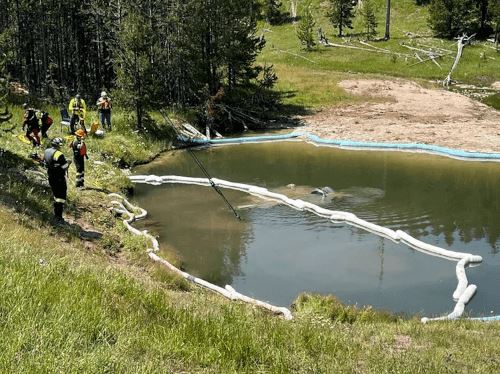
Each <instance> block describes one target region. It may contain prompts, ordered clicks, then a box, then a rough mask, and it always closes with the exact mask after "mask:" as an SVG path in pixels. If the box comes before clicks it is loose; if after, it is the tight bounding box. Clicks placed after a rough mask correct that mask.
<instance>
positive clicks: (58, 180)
mask: <svg viewBox="0 0 500 374" xmlns="http://www.w3.org/2000/svg"><path fill="white" fill-rule="evenodd" d="M63 142H64V141H63V140H62V139H61V138H55V139H52V141H51V143H50V145H51V146H50V147H49V148H47V149H46V150H45V153H44V156H43V161H44V164H45V166H46V167H47V174H48V176H49V184H50V188H51V189H52V193H53V195H54V218H55V220H56V222H57V223H58V224H63V223H64V218H63V210H64V204H65V203H66V192H67V189H68V187H67V184H66V173H67V170H68V168H69V165H70V163H71V161H66V158H65V157H64V154H63V153H62V152H61V151H60V149H61V146H62V144H63Z"/></svg>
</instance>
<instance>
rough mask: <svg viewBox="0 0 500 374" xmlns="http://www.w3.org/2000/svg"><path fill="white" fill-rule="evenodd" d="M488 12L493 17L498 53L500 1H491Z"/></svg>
mask: <svg viewBox="0 0 500 374" xmlns="http://www.w3.org/2000/svg"><path fill="white" fill-rule="evenodd" d="M488 11H489V14H490V16H491V22H492V24H493V27H494V31H495V46H496V49H497V51H498V43H499V42H500V40H499V39H500V0H490V1H489V3H488Z"/></svg>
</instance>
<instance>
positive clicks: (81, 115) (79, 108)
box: [68, 94, 87, 134]
mask: <svg viewBox="0 0 500 374" xmlns="http://www.w3.org/2000/svg"><path fill="white" fill-rule="evenodd" d="M68 112H69V113H70V116H71V120H70V123H69V128H70V131H71V133H72V134H74V133H75V127H76V125H79V126H80V128H81V129H82V130H83V131H84V132H85V134H86V133H87V129H86V128H85V114H86V113H87V104H85V100H83V99H82V97H81V95H80V94H76V96H75V97H74V98H72V99H71V101H70V102H69V105H68Z"/></svg>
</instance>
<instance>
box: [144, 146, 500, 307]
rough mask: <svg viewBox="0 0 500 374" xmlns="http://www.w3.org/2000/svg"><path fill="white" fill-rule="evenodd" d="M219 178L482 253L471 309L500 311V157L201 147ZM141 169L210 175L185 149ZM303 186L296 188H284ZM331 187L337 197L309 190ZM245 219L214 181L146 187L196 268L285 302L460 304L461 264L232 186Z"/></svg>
mask: <svg viewBox="0 0 500 374" xmlns="http://www.w3.org/2000/svg"><path fill="white" fill-rule="evenodd" d="M196 154H197V156H198V157H199V158H200V159H201V160H202V162H203V163H204V165H205V166H206V168H207V169H208V170H209V171H210V173H211V174H212V176H214V177H217V178H221V179H226V180H229V181H233V182H242V183H248V184H254V185H258V186H263V187H267V188H269V189H271V190H274V191H278V192H280V193H285V194H287V195H289V196H291V197H293V198H301V199H303V200H307V201H311V202H314V203H316V204H318V205H320V206H325V207H328V208H331V209H336V210H344V211H348V212H352V213H355V214H356V215H358V216H359V217H360V218H363V219H366V220H368V221H370V222H374V223H377V224H379V225H382V226H386V227H390V228H393V229H402V230H405V231H407V232H408V233H410V234H411V235H413V236H415V237H417V238H419V239H421V240H423V241H424V242H427V243H431V244H435V245H438V246H441V247H443V248H447V249H452V250H455V251H463V252H469V253H473V254H479V255H481V256H483V259H484V262H483V263H482V264H481V265H480V266H478V267H474V268H471V269H468V271H467V275H468V278H469V280H470V282H471V283H474V284H476V285H477V286H478V292H477V294H476V296H475V297H474V299H473V300H472V301H471V303H470V304H469V306H468V309H467V310H468V311H469V312H471V313H473V314H475V315H478V314H484V315H489V314H490V313H491V312H493V313H495V314H500V255H497V251H498V248H499V236H500V214H499V213H500V190H499V188H498V187H499V186H500V164H497V163H475V162H464V161H456V160H452V159H448V158H444V157H438V156H429V155H422V154H408V153H399V152H359V151H345V150H337V149H334V148H328V147H315V146H313V145H309V144H305V143H300V142H281V143H266V144H246V145H234V146H224V147H218V148H210V149H205V150H199V151H196ZM135 173H136V174H156V175H183V176H199V177H201V176H203V175H202V173H201V171H200V170H199V169H198V168H197V166H196V165H195V163H194V162H193V161H192V159H191V157H190V156H189V154H188V153H187V152H184V151H178V152H172V153H168V154H166V155H164V156H163V157H161V158H160V159H157V160H156V161H154V162H153V163H151V164H149V165H146V166H142V167H140V168H137V170H135ZM290 183H293V184H295V185H296V187H295V188H294V189H290V188H288V187H286V186H287V185H288V184H290ZM319 186H330V187H332V188H333V189H334V191H335V192H334V193H333V194H331V195H329V196H328V197H327V198H321V197H320V196H317V195H312V194H310V191H311V190H312V189H313V188H314V187H319ZM225 193H226V196H227V197H228V199H229V200H230V201H231V202H232V203H233V205H235V206H237V207H239V209H238V211H239V213H240V214H241V216H242V218H243V220H242V221H241V222H240V221H237V220H236V219H235V218H234V216H233V215H232V213H231V212H230V211H229V210H228V209H227V207H226V206H225V205H224V203H223V201H222V200H221V199H220V198H219V196H218V195H217V194H216V193H215V192H214V191H213V190H211V189H209V188H208V187H200V186H182V185H169V186H168V185H163V186H159V187H158V186H146V185H137V190H136V198H137V201H138V202H139V204H141V205H142V206H143V207H144V208H146V209H147V210H148V211H149V213H150V216H149V218H148V221H147V222H146V224H147V225H148V227H150V228H151V229H152V231H154V232H156V233H158V234H159V235H160V242H161V243H162V245H164V246H166V245H168V246H169V248H173V249H174V250H175V251H177V252H178V254H179V255H180V257H181V258H182V261H183V264H184V267H185V269H186V270H187V271H189V272H191V273H192V274H195V275H197V276H200V277H202V278H204V279H207V280H209V281H212V282H214V283H218V284H221V285H225V284H232V285H233V286H234V287H235V288H236V289H237V290H238V291H240V292H243V293H245V294H248V295H252V296H254V297H257V298H259V299H263V300H268V301H271V302H273V303H275V304H280V305H289V304H290V303H291V302H292V301H293V299H294V298H295V297H296V296H297V295H298V294H299V293H300V292H302V291H314V292H320V293H324V294H335V295H336V296H337V297H339V298H340V299H341V300H343V301H345V302H348V303H352V304H358V305H366V304H371V305H374V306H376V307H379V308H384V309H388V310H392V311H396V312H407V313H422V314H437V313H445V312H449V311H451V310H452V309H453V307H454V303H453V301H452V297H451V296H452V293H453V291H454V289H455V287H456V284H457V281H456V277H455V264H456V263H455V262H451V261H447V260H443V259H439V258H436V257H432V256H429V255H425V254H422V253H420V252H416V251H414V250H412V249H410V248H408V247H407V246H405V245H401V244H395V243H393V242H391V241H388V240H385V239H381V238H379V237H377V236H376V235H373V234H370V233H367V232H365V231H363V230H361V229H358V228H353V227H351V226H349V225H343V224H333V223H331V222H328V221H327V220H326V219H323V218H319V217H316V216H314V215H313V214H310V213H304V212H298V211H295V210H293V209H291V208H289V207H286V206H280V205H273V204H270V203H268V202H265V201H262V200H259V199H257V198H254V197H252V196H249V195H246V194H243V193H240V192H237V191H229V190H225Z"/></svg>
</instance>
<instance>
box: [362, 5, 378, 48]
mask: <svg viewBox="0 0 500 374" xmlns="http://www.w3.org/2000/svg"><path fill="white" fill-rule="evenodd" d="M359 12H360V15H361V22H362V24H363V28H364V29H365V35H366V37H367V39H368V40H370V39H372V38H373V37H374V36H375V35H376V34H377V26H378V24H377V17H376V16H375V12H376V9H375V5H374V3H373V0H364V1H363V6H362V7H361V8H360V9H359Z"/></svg>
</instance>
